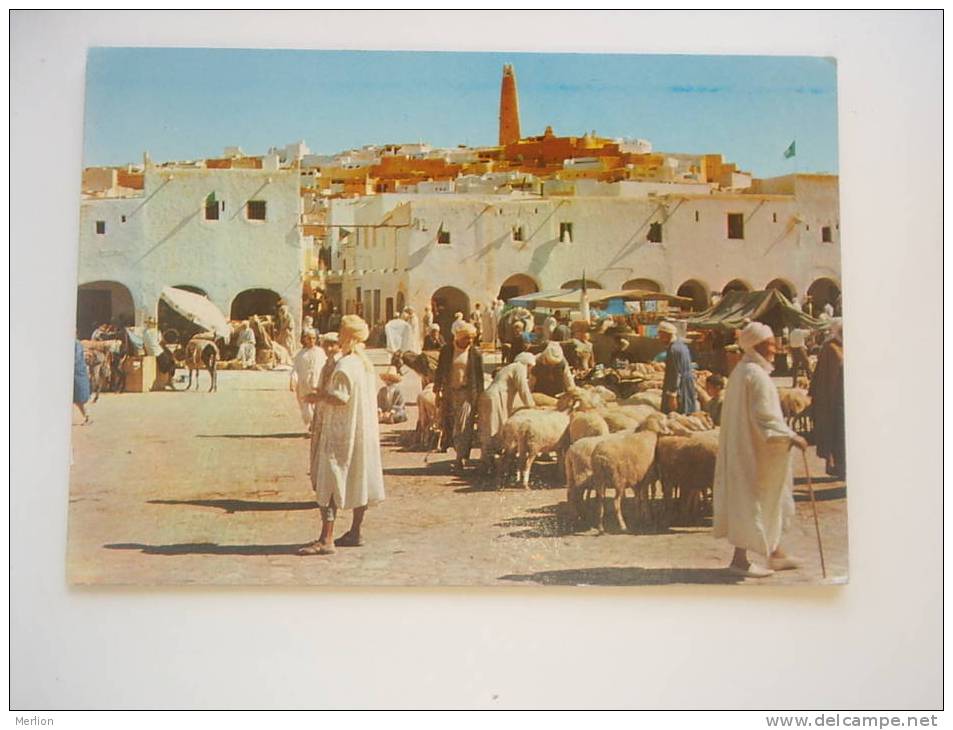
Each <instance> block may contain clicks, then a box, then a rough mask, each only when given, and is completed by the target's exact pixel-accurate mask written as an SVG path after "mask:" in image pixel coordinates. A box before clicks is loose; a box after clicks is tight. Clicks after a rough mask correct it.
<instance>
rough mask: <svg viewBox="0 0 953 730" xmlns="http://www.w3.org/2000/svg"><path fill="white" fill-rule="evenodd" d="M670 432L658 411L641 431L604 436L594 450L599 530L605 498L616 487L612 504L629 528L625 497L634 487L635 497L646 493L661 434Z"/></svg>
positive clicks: (601, 525)
mask: <svg viewBox="0 0 953 730" xmlns="http://www.w3.org/2000/svg"><path fill="white" fill-rule="evenodd" d="M664 433H668V429H667V428H666V425H665V419H664V418H663V417H662V416H661V414H658V415H656V416H651V417H649V418H648V419H646V421H645V423H643V424H642V426H641V429H640V430H639V431H635V432H632V431H625V432H621V433H616V434H612V435H610V436H604V437H603V438H602V440H601V441H600V443H598V444H596V447H595V448H594V449H593V452H592V483H593V485H594V486H595V490H596V499H598V500H599V506H598V522H597V529H598V531H599V533H600V534H602V533H604V532H605V524H604V513H605V497H606V491H607V490H608V489H610V488H611V489H613V490H615V498H614V499H613V507H614V510H615V516H616V520H617V522H618V523H619V527H620V528H621V529H622V530H623V531H627V530H628V526H627V525H626V524H625V519H624V518H623V517H622V497H623V495H624V494H625V490H626V488H631V489H632V490H633V491H634V492H635V495H636V498H637V499H638V498H641V497H644V496H645V489H646V488H647V487H648V486H649V484H651V481H652V479H653V477H654V468H653V467H654V465H655V447H656V444H657V442H658V437H659V434H664Z"/></svg>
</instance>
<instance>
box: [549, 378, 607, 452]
mask: <svg viewBox="0 0 953 730" xmlns="http://www.w3.org/2000/svg"><path fill="white" fill-rule="evenodd" d="M604 405H605V401H604V400H603V398H602V395H601V394H600V393H597V392H596V391H595V390H590V389H587V388H573V389H572V390H570V391H567V392H566V393H563V394H561V395H560V396H559V398H558V400H557V404H556V407H557V409H558V410H561V411H567V410H568V411H570V414H571V415H570V417H569V443H570V444H572V443H574V442H576V441H578V440H579V439H581V438H585V437H587V436H604V435H606V434H608V433H609V426H608V425H607V424H606V421H605V418H603V417H602V415H601V414H600V413H599V411H598V410H597V409H599V408H602V407H604Z"/></svg>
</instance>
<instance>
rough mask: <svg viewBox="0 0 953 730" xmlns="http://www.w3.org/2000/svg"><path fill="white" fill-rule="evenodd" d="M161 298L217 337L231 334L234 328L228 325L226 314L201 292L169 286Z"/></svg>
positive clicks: (226, 336)
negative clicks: (195, 292) (194, 292)
mask: <svg viewBox="0 0 953 730" xmlns="http://www.w3.org/2000/svg"><path fill="white" fill-rule="evenodd" d="M161 298H162V301H164V302H165V303H166V304H168V305H169V306H170V307H172V309H173V310H175V311H176V312H177V313H178V314H181V315H182V316H183V317H185V318H186V319H187V320H189V321H190V322H194V323H195V324H197V325H198V326H199V327H201V328H203V329H206V330H210V331H212V332H214V333H215V335H216V336H217V337H225V338H228V337H230V336H231V333H232V328H231V327H229V326H228V320H227V319H225V315H224V314H222V312H221V310H220V309H219V308H218V307H216V306H215V305H214V304H213V303H212V302H211V301H209V300H208V299H207V298H206V297H203V296H202V295H201V294H193V293H192V292H190V291H185V289H176V288H175V287H171V286H167V287H164V288H163V289H162V295H161Z"/></svg>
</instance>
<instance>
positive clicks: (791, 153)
mask: <svg viewBox="0 0 953 730" xmlns="http://www.w3.org/2000/svg"><path fill="white" fill-rule="evenodd" d="M796 154H797V149H796V148H795V146H794V142H791V144H789V145H788V148H787V149H786V150H784V159H788V158H789V157H794V155H796Z"/></svg>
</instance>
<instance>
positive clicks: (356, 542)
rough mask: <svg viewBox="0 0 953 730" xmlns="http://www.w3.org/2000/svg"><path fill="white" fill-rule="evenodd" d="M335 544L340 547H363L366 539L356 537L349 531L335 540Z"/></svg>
mask: <svg viewBox="0 0 953 730" xmlns="http://www.w3.org/2000/svg"><path fill="white" fill-rule="evenodd" d="M334 544H335V545H337V546H338V547H361V546H362V545H363V544H364V538H362V537H355V536H354V534H353V533H352V532H350V531H348V532H345V533H344V534H343V535H341V537H339V538H338V539H337V540H335V541H334Z"/></svg>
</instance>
